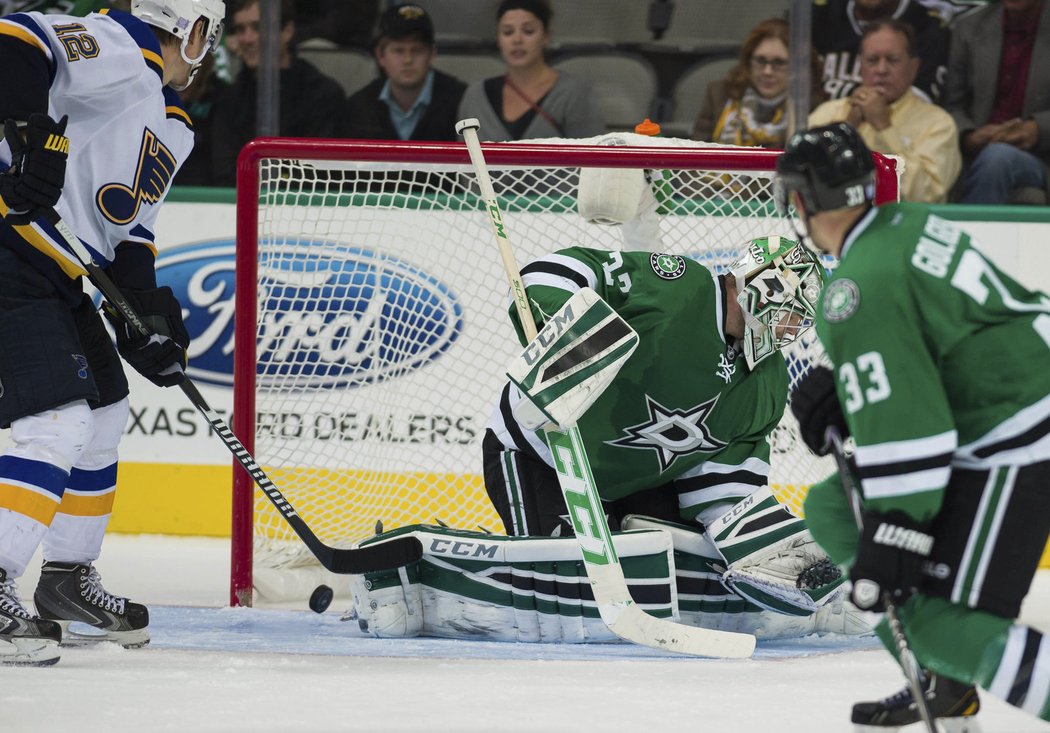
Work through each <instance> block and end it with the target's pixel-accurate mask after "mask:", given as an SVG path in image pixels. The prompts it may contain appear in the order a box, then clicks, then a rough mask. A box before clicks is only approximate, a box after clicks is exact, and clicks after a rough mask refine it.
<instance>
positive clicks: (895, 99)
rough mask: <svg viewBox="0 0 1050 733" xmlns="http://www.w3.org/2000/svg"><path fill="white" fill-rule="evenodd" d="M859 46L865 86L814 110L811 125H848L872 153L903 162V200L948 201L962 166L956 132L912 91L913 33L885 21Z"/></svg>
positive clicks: (945, 115) (868, 32)
mask: <svg viewBox="0 0 1050 733" xmlns="http://www.w3.org/2000/svg"><path fill="white" fill-rule="evenodd" d="M860 43H861V45H860V75H861V82H862V83H861V85H860V86H858V87H857V88H856V89H854V90H853V92H852V94H850V96H849V97H846V98H843V99H833V100H831V101H829V102H825V103H824V104H822V105H820V106H819V107H817V108H816V109H815V110H813V113H812V114H811V115H810V116H809V124H810V126H821V125H827V124H830V123H833V122H847V123H849V124H850V125H852V126H853V127H855V128H856V129H857V132H859V133H860V136H861V137H862V138H863V139H864V142H865V143H867V145H868V147H869V148H871V149H872V150H877V151H878V152H880V153H888V154H892V155H898V156H900V157H901V158H903V160H904V173H903V177H902V180H901V199H902V200H904V201H922V202H925V203H941V202H943V201H946V200H947V198H948V191H949V190H950V189H951V187H952V184H954V183H955V179H956V178H957V177H958V175H959V171H960V170H961V168H962V156H961V155H960V153H959V143H958V131H957V129H956V126H955V122H954V121H953V120H952V118H951V115H949V114H948V113H947V112H945V111H944V110H943V109H941V108H940V107H938V106H936V105H934V104H930V103H929V102H926V101H924V100H923V99H922V98H920V97H919V95H917V94H916V93H915V91H914V90H913V89H912V84H913V83H914V81H915V76H916V74H917V73H918V71H919V58H918V56H917V55H916V52H915V32H914V31H913V30H912V28H911V26H910V25H908V24H907V23H904V22H902V21H899V20H894V19H891V18H887V19H885V20H878V21H874V22H872V23H870V24H868V25H867V26H866V27H865V29H864V34H863V37H862V38H861V42H860Z"/></svg>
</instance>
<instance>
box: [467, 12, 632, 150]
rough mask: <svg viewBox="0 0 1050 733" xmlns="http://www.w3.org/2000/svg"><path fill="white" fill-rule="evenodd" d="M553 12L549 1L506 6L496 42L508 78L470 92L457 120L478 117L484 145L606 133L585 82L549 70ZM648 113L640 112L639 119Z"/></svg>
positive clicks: (479, 84)
mask: <svg viewBox="0 0 1050 733" xmlns="http://www.w3.org/2000/svg"><path fill="white" fill-rule="evenodd" d="M551 15H552V12H551V8H550V5H549V4H548V3H547V1H546V0H503V2H501V3H500V4H499V8H498V9H497V12H496V22H497V32H496V41H497V44H498V45H499V51H500V55H501V56H502V57H503V60H504V61H505V62H506V64H507V73H506V74H505V75H504V76H497V77H493V78H491V79H485V80H483V81H480V82H475V83H473V84H471V85H470V86H469V87H467V91H466V93H465V94H464V95H463V101H462V102H461V103H460V105H459V116H460V117H461V118H463V117H476V118H477V119H478V120H479V121H480V122H481V131H480V134H481V137H482V139H485V140H522V139H525V138H536V137H590V136H592V135H599V134H601V133H603V132H604V131H605V125H604V124H603V123H602V119H601V116H600V115H599V113H598V108H597V106H596V104H595V103H594V101H593V98H592V97H591V91H590V88H589V87H588V85H587V84H586V82H584V81H583V80H581V79H578V78H576V77H573V76H571V75H569V74H566V73H564V72H561V71H558V70H557V69H554V68H552V67H551V66H550V65H548V64H547V60H546V58H544V50H545V49H546V48H547V45H548V44H549V43H550V22H551ZM643 114H644V110H639V112H638V115H639V117H641V116H642V115H643Z"/></svg>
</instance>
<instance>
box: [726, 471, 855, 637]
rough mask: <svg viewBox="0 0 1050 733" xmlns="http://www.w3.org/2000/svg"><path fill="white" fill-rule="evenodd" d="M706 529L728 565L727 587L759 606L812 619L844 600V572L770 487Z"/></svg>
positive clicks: (748, 498)
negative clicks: (836, 601)
mask: <svg viewBox="0 0 1050 733" xmlns="http://www.w3.org/2000/svg"><path fill="white" fill-rule="evenodd" d="M707 530H708V533H709V535H710V536H711V539H712V540H713V542H714V545H715V547H716V548H717V549H718V551H719V552H720V553H721V554H722V556H723V557H724V558H725V561H726V570H725V574H724V575H723V576H722V582H723V583H724V584H725V585H726V587H727V588H730V589H731V590H733V591H735V592H736V593H738V594H739V595H741V596H743V597H744V598H746V599H747V600H749V601H751V602H752V603H754V604H755V605H756V606H759V607H761V608H765V609H768V610H770V611H776V612H777V613H785V614H789V615H796V616H807V615H809V614H811V613H813V612H815V611H817V610H818V609H819V608H821V607H822V606H824V605H826V604H827V603H829V602H831V601H832V600H835V599H836V598H837V597H838V596H839V595H841V592H840V590H839V588H840V587H841V586H842V584H843V583H844V582H845V577H844V576H843V575H842V571H841V570H839V568H838V567H837V566H836V565H835V564H834V563H832V562H831V560H830V559H829V558H828V556H827V553H825V552H824V551H823V550H822V549H821V548H820V546H819V545H817V543H816V542H815V541H814V539H813V536H812V535H811V534H810V533H809V530H808V529H806V525H805V523H804V522H803V521H802V520H801V519H799V518H798V517H796V516H795V515H793V514H791V513H790V512H789V511H788V510H787V508H785V507H784V505H783V504H781V503H780V502H779V501H777V498H776V497H775V496H774V495H773V492H771V491H770V490H769V487H765V486H764V487H762V488H761V489H758V490H757V491H755V492H753V493H752V494H750V495H748V496H746V497H745V498H744V499H743V500H742V501H740V502H739V503H737V504H736V505H735V506H733V508H732V509H730V510H729V511H728V512H726V513H725V514H723V515H722V516H721V517H719V518H718V519H716V520H715V521H714V522H712V523H711V524H710V525H709V526H708V528H707Z"/></svg>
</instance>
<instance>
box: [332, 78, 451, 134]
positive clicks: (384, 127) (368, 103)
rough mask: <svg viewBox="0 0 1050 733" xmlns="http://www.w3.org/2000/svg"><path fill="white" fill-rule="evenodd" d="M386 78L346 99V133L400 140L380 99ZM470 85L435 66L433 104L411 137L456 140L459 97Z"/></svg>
mask: <svg viewBox="0 0 1050 733" xmlns="http://www.w3.org/2000/svg"><path fill="white" fill-rule="evenodd" d="M385 83H386V78H385V77H381V78H379V79H376V80H375V81H373V82H371V83H369V84H368V85H367V86H365V87H363V88H362V89H360V90H358V91H356V92H354V93H353V94H352V95H351V96H350V98H349V99H348V100H347V101H346V112H345V116H344V120H343V130H342V134H343V137H349V138H361V139H363V140H397V139H398V136H397V130H396V129H395V128H394V123H393V122H391V121H390V109H389V108H388V107H387V105H386V103H385V102H382V101H380V99H379V93H380V92H382V91H383V84H385ZM466 89H467V85H466V84H464V83H463V82H461V81H460V80H459V79H457V78H456V77H454V76H449V75H448V74H445V73H443V72H441V71H438V70H437V69H434V90H433V94H432V96H431V100H430V104H429V105H428V106H427V108H426V110H425V111H424V112H423V116H422V117H421V118H420V119H419V122H417V123H416V127H415V129H414V130H413V131H412V135H411V137H410V138H409V139H410V140H450V141H455V140H456V139H458V138H457V135H456V122H457V121H458V118H457V114H458V109H459V100H460V98H462V97H463V92H464V91H466Z"/></svg>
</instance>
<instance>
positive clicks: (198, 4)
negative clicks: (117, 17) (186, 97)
mask: <svg viewBox="0 0 1050 733" xmlns="http://www.w3.org/2000/svg"><path fill="white" fill-rule="evenodd" d="M131 14H132V15H134V16H135V17H136V18H138V19H139V20H141V21H142V22H144V23H148V24H149V25H152V26H154V27H156V28H160V29H161V30H164V31H167V32H168V33H170V34H172V35H173V36H175V37H176V38H177V39H179V41H180V43H181V45H180V46H179V53H180V54H181V55H182V59H183V60H184V61H185V62H186V63H188V64H189V65H190V75H189V79H188V80H187V81H186V83H185V84H184V85H182V86H175V85H174V84H172V87H173V88H174V89H176V90H177V91H180V92H181V91H182V90H183V89H186V88H187V87H188V86H189V85H190V84H192V83H193V79H194V78H195V77H196V76H197V71H198V70H199V69H200V65H201V61H203V60H204V57H205V56H206V55H207V54H208V53H209V52H214V51H215V49H217V48H218V47H219V42H220V41H221V40H222V29H223V22H224V19H225V17H226V4H225V3H224V2H223V0H132V2H131ZM198 18H203V19H204V40H205V43H204V50H202V51H201V52H200V55H198V56H197V57H196V58H190V57H189V56H188V55H187V54H186V46H187V45H188V44H189V42H190V40H191V31H192V30H193V26H194V24H195V23H196V22H197V19H198Z"/></svg>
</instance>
